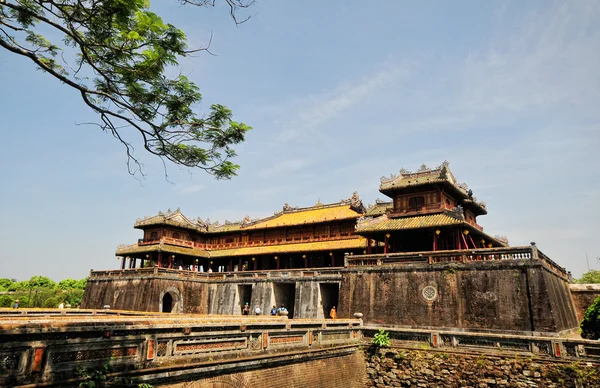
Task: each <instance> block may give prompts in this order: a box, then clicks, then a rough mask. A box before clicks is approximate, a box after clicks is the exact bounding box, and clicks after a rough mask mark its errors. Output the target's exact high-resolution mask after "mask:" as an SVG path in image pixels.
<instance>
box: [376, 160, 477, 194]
mask: <svg viewBox="0 0 600 388" xmlns="http://www.w3.org/2000/svg"><path fill="white" fill-rule="evenodd" d="M449 165H450V163H449V162H448V161H447V160H444V162H443V163H442V164H440V165H439V166H436V167H434V168H429V167H428V166H427V165H426V164H424V163H423V164H421V166H420V167H419V169H418V170H417V171H414V172H411V171H409V170H407V169H405V168H401V169H400V172H399V173H398V174H397V175H396V174H391V175H390V176H389V177H386V176H382V177H381V178H380V179H379V180H380V182H381V184H380V186H379V189H380V190H383V189H386V188H387V189H389V188H391V187H393V186H396V185H397V184H398V183H399V182H401V181H403V180H406V181H407V183H408V184H409V185H410V184H411V182H410V180H409V179H411V178H414V179H418V178H423V177H424V176H429V179H431V181H448V182H450V183H451V184H452V185H454V186H455V187H456V188H458V189H459V190H460V191H462V192H464V194H467V193H468V192H469V186H467V184H465V183H457V182H456V179H455V178H454V175H453V174H452V173H451V172H450V169H449Z"/></svg>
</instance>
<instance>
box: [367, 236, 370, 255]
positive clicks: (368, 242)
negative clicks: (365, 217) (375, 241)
mask: <svg viewBox="0 0 600 388" xmlns="http://www.w3.org/2000/svg"><path fill="white" fill-rule="evenodd" d="M370 254H371V237H367V255H370Z"/></svg>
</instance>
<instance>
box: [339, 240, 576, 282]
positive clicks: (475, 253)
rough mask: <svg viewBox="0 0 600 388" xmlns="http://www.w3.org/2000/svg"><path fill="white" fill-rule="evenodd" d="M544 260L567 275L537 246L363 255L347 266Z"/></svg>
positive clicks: (351, 260) (352, 260)
mask: <svg viewBox="0 0 600 388" xmlns="http://www.w3.org/2000/svg"><path fill="white" fill-rule="evenodd" d="M506 260H541V261H543V262H545V263H546V264H547V265H548V266H549V268H550V269H551V270H552V271H556V272H557V273H559V274H560V275H563V276H564V275H567V271H566V270H565V268H563V267H561V266H559V265H558V264H556V263H555V262H554V261H552V260H550V259H549V258H548V256H546V255H544V254H543V253H542V252H540V251H539V250H538V249H537V248H536V247H535V246H533V245H532V246H525V247H502V248H485V249H463V250H449V251H428V252H410V253H387V254H371V255H360V256H346V258H345V262H346V266H348V267H357V266H380V265H398V264H410V263H429V264H434V263H453V262H454V263H466V262H473V261H506Z"/></svg>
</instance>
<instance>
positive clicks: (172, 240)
mask: <svg viewBox="0 0 600 388" xmlns="http://www.w3.org/2000/svg"><path fill="white" fill-rule="evenodd" d="M355 238H357V236H356V235H353V234H352V235H348V233H341V234H340V235H337V236H333V237H314V236H313V237H308V238H307V237H305V236H303V237H302V238H301V239H298V240H296V239H294V238H289V239H287V238H283V239H282V238H279V239H271V240H267V241H266V242H265V241H263V240H260V241H239V242H231V243H220V244H207V243H199V242H197V241H188V240H182V239H177V238H172V237H161V238H160V239H156V240H142V239H140V240H138V245H139V246H145V245H153V244H160V243H161V242H164V243H166V244H170V245H177V246H183V247H190V248H200V249H227V248H244V247H254V246H272V245H281V244H299V243H309V242H325V241H339V240H351V239H355Z"/></svg>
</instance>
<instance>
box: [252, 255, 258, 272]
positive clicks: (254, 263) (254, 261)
mask: <svg viewBox="0 0 600 388" xmlns="http://www.w3.org/2000/svg"><path fill="white" fill-rule="evenodd" d="M252 263H253V266H252V268H253V269H254V270H255V271H256V270H257V269H258V262H257V261H256V257H253V258H252Z"/></svg>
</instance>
